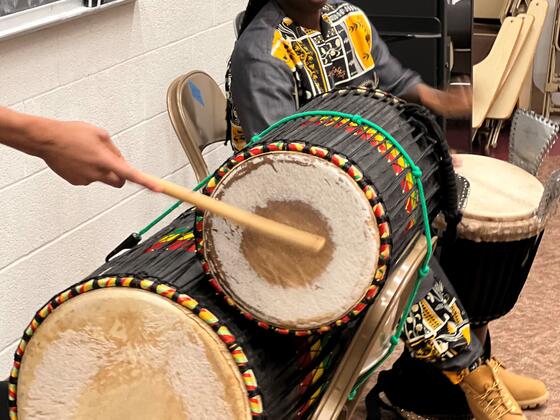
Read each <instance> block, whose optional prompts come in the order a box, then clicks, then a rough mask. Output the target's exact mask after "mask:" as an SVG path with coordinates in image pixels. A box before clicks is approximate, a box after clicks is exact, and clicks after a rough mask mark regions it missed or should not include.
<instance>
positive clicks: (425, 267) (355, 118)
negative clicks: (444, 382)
mask: <svg viewBox="0 0 560 420" xmlns="http://www.w3.org/2000/svg"><path fill="white" fill-rule="evenodd" d="M312 116H319V117H323V116H327V117H338V118H343V119H348V120H350V121H352V122H353V123H356V124H357V125H359V126H362V125H365V126H368V127H370V128H373V129H374V130H377V131H378V132H380V133H381V134H383V136H385V138H387V139H389V140H390V141H391V143H392V144H393V146H394V147H396V148H397V150H398V151H399V152H400V154H401V155H402V157H403V158H404V159H405V161H406V162H407V163H408V165H409V166H410V169H411V174H412V176H413V178H414V180H415V183H416V187H417V188H418V195H419V202H420V206H421V209H422V219H423V223H424V236H425V237H426V244H427V251H426V257H425V259H424V262H423V263H422V266H421V267H420V268H419V269H418V278H417V280H416V283H415V285H414V289H413V291H412V293H411V295H410V296H409V298H408V300H407V304H406V307H405V310H404V311H403V315H402V316H401V318H400V320H399V323H398V325H397V328H396V329H395V333H394V334H393V335H392V336H391V339H390V341H391V346H390V348H389V351H388V352H387V353H386V354H385V355H384V356H383V357H382V358H381V360H380V361H379V362H378V363H376V364H375V366H373V367H372V368H371V369H370V370H369V371H368V372H366V373H365V374H363V375H362V376H360V378H359V379H358V381H357V382H356V384H355V385H354V387H353V389H352V392H351V393H350V395H349V396H348V399H349V400H350V401H352V400H353V399H354V398H355V397H356V395H357V393H358V390H359V389H360V388H361V387H362V386H363V384H364V383H366V382H367V380H368V379H369V378H370V377H371V375H373V373H374V372H375V371H376V370H377V368H378V367H379V366H380V365H382V364H383V363H384V362H385V361H386V360H387V358H388V357H389V356H390V355H391V353H393V351H394V350H395V347H396V345H397V344H398V342H399V339H400V336H401V333H402V330H403V329H404V324H405V321H406V315H407V314H408V313H409V312H410V309H411V308H412V305H413V303H414V300H415V298H416V294H417V293H418V290H419V289H420V286H421V284H422V281H423V280H424V278H425V277H426V276H427V275H428V274H429V272H430V267H429V263H430V259H431V257H432V252H433V248H432V234H431V232H430V221H429V217H428V207H427V204H426V196H425V194H424V186H423V184H422V170H421V169H420V168H419V167H418V166H416V164H415V162H414V161H413V160H412V158H411V157H410V156H409V154H408V153H407V152H406V150H404V148H403V147H402V146H401V145H400V143H399V142H398V141H397V140H395V138H394V137H393V136H392V135H391V134H389V133H388V132H387V131H385V130H384V129H383V128H382V127H380V126H378V125H377V124H375V123H373V122H371V121H369V120H367V119H365V118H363V117H361V116H360V115H353V114H346V113H343V112H337V111H305V112H300V113H297V114H294V115H290V116H288V117H286V118H283V119H281V120H280V121H277V122H276V123H274V124H272V125H271V126H270V127H268V128H267V129H266V130H264V131H263V132H261V133H260V134H257V135H255V136H253V138H252V139H251V141H250V142H249V143H248V145H247V146H251V145H252V144H254V143H256V142H258V141H260V140H261V139H262V138H263V137H264V136H266V135H267V134H268V133H270V132H271V131H273V130H275V129H276V128H278V127H280V126H282V125H284V124H286V123H287V122H289V121H292V120H295V119H298V118H304V117H312ZM211 177H212V175H208V176H207V177H206V178H205V179H204V180H202V181H201V182H200V183H199V184H198V185H197V186H196V187H195V188H194V191H198V190H199V189H200V188H202V186H203V185H205V184H206V183H207V182H208V180H210V178H211ZM181 203H182V201H177V202H176V203H175V204H173V205H172V206H171V207H169V208H168V209H167V210H165V211H164V212H163V213H162V214H161V215H159V216H158V217H156V218H155V219H154V220H153V221H152V222H150V223H149V224H148V225H147V226H146V227H145V228H144V229H142V230H141V231H140V232H139V234H140V236H142V235H144V234H145V233H146V232H148V231H149V230H150V229H152V228H153V227H154V226H155V225H156V224H158V223H159V222H160V221H161V220H163V219H164V218H165V217H167V216H168V215H169V214H170V213H171V212H173V211H174V210H175V209H176V208H177V207H179V206H180V205H181Z"/></svg>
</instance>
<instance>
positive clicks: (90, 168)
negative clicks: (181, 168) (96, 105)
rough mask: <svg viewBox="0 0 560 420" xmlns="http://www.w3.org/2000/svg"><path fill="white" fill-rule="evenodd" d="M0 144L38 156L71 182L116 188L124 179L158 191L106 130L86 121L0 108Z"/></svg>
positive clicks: (122, 183)
mask: <svg viewBox="0 0 560 420" xmlns="http://www.w3.org/2000/svg"><path fill="white" fill-rule="evenodd" d="M0 143H1V144H5V145H7V146H10V147H13V148H14V149H17V150H20V151H22V152H24V153H27V154H30V155H33V156H37V157H40V158H41V159H43V160H44V161H45V163H46V164H47V165H48V166H49V167H50V168H51V169H52V170H53V171H54V172H56V173H57V174H58V175H59V176H61V177H62V178H64V179H65V180H67V181H68V182H70V183H71V184H73V185H88V184H90V183H92V182H94V181H101V182H104V183H105V184H108V185H111V186H113V187H117V188H119V187H122V186H123V185H124V183H125V182H126V181H127V180H128V181H132V182H135V183H137V184H141V185H143V186H145V187H147V188H149V189H151V190H154V191H156V190H158V187H157V185H156V184H155V183H154V182H153V181H152V180H150V179H148V178H147V177H145V176H144V175H143V174H142V173H141V172H140V171H137V170H136V169H134V168H133V167H132V166H130V164H128V162H126V160H125V159H124V158H123V156H122V155H121V153H120V151H119V150H118V149H117V147H116V146H115V145H114V144H113V142H112V141H111V138H110V137H109V134H108V133H107V132H106V131H104V130H102V129H100V128H98V127H95V126H93V125H90V124H86V123H83V122H65V121H57V120H51V119H47V118H42V117H36V116H32V115H25V114H21V113H18V112H15V111H11V110H9V109H7V108H1V107H0Z"/></svg>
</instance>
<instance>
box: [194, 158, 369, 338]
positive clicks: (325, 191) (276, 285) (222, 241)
mask: <svg viewBox="0 0 560 420" xmlns="http://www.w3.org/2000/svg"><path fill="white" fill-rule="evenodd" d="M263 185H264V186H266V187H265V188H263ZM255 190H258V191H259V193H258V194H252V193H251V192H252V191H255ZM213 197H214V198H216V199H219V200H222V201H224V202H226V203H229V204H233V205H235V206H238V207H240V208H244V209H247V210H249V211H251V212H255V213H257V214H259V215H261V216H264V217H267V218H272V219H274V220H276V221H280V222H282V223H285V224H288V225H291V226H294V227H297V228H298V229H302V230H305V231H307V232H312V233H315V234H318V235H322V236H324V237H325V238H326V239H327V243H326V245H325V246H324V248H323V249H322V250H321V251H320V252H319V253H318V254H315V253H312V252H309V251H302V250H301V249H298V248H295V247H291V246H286V245H284V244H283V243H281V242H278V241H274V240H270V239H269V238H266V237H263V236H260V235H258V234H255V233H253V232H252V231H250V230H246V229H243V228H241V227H238V226H235V225H232V224H230V223H229V222H227V221H226V220H224V219H223V218H220V217H216V216H213V215H210V214H209V215H207V216H206V219H205V224H204V240H205V246H206V258H207V260H208V263H209V265H210V266H211V268H212V270H213V272H214V273H216V274H217V275H218V276H219V280H220V282H221V285H222V287H224V289H226V290H227V292H228V293H229V294H230V295H231V296H232V297H234V298H235V299H236V300H237V301H240V302H243V306H245V309H246V310H247V311H248V312H250V313H254V314H255V315H256V316H258V317H261V318H265V319H267V320H268V321H269V322H271V323H273V324H277V325H279V324H281V325H284V326H286V327H289V328H316V327H318V326H320V325H323V324H326V323H328V322H330V321H332V320H333V319H338V318H341V317H342V316H344V314H346V313H347V312H348V311H350V310H351V309H352V308H353V307H354V306H355V305H356V304H357V303H358V302H359V301H360V300H361V299H362V298H363V297H364V295H365V294H366V293H367V291H368V288H369V286H370V285H371V279H372V278H373V276H374V273H375V270H376V268H377V258H376V256H377V255H378V253H379V247H380V244H379V229H378V227H377V223H376V221H375V216H374V214H373V210H372V207H371V205H370V203H369V202H368V200H367V198H366V197H365V195H364V193H363V192H362V191H361V190H360V189H359V188H358V186H357V185H356V183H355V182H354V181H353V180H352V178H351V177H350V176H349V175H348V174H347V173H345V172H344V171H343V170H342V169H340V168H338V167H337V166H335V165H334V164H332V163H330V162H327V161H325V160H323V159H320V158H317V157H314V156H311V155H304V154H302V153H290V152H288V153H279V152H276V153H268V154H261V155H258V156H255V157H253V158H251V159H248V160H246V161H244V162H243V163H241V164H239V165H238V166H236V167H235V168H234V169H233V170H232V171H230V172H229V173H228V174H227V175H226V176H225V177H224V178H223V179H222V181H221V182H220V183H219V185H218V186H217V187H216V189H215V190H214V192H213ZM348 232H352V238H349V237H348ZM342 279H344V281H342Z"/></svg>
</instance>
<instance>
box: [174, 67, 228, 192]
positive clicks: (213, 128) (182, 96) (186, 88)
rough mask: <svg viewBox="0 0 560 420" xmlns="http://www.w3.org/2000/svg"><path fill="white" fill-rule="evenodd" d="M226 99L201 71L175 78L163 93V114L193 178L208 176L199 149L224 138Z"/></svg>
mask: <svg viewBox="0 0 560 420" xmlns="http://www.w3.org/2000/svg"><path fill="white" fill-rule="evenodd" d="M225 111H226V98H225V96H224V94H223V93H222V91H221V90H220V87H219V86H218V84H217V83H216V82H215V81H214V79H212V77H210V76H209V75H208V74H206V73H204V72H203V71H198V70H195V71H192V72H190V73H187V74H186V75H183V76H179V77H178V78H176V79H175V80H174V81H173V82H171V84H170V85H169V89H168V90H167V112H168V114H169V118H170V119H171V124H172V125H173V128H174V129H175V133H176V134H177V137H178V138H179V141H180V142H181V146H183V150H184V151H185V153H186V155H187V158H188V159H189V162H190V164H191V165H192V167H193V169H194V172H195V175H196V178H197V179H198V181H202V180H203V179H204V178H205V177H206V176H207V175H208V166H207V165H206V162H205V160H204V157H203V155H202V152H203V150H204V149H205V148H206V147H208V146H209V145H211V144H213V143H217V142H220V141H224V140H225V138H226V130H227V124H226V115H225Z"/></svg>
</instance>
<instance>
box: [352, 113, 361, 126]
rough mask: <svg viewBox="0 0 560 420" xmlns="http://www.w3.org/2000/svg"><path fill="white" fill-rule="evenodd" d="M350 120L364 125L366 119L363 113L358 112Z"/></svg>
mask: <svg viewBox="0 0 560 420" xmlns="http://www.w3.org/2000/svg"><path fill="white" fill-rule="evenodd" d="M350 121H352V122H353V123H355V124H358V125H363V123H364V119H363V118H362V116H361V115H358V114H356V115H354V116H353V117H352V118H351V119H350Z"/></svg>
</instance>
